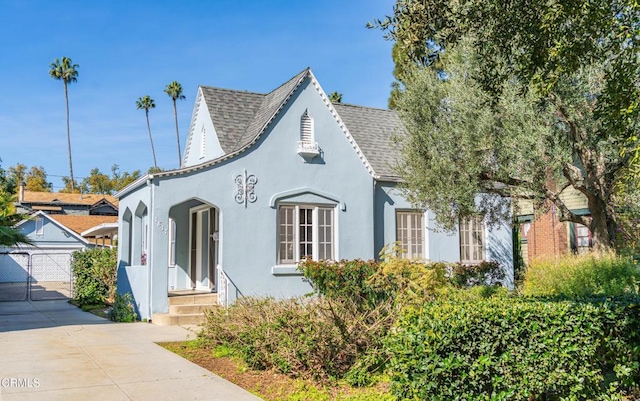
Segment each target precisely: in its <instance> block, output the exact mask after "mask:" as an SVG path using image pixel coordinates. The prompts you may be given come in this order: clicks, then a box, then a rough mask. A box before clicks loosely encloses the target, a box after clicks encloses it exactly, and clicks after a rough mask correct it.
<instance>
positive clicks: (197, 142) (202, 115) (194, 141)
mask: <svg viewBox="0 0 640 401" xmlns="http://www.w3.org/2000/svg"><path fill="white" fill-rule="evenodd" d="M202 133H205V135H202ZM223 154H224V151H223V150H222V147H221V146H220V142H219V141H218V136H217V135H216V130H215V127H214V126H213V122H212V119H211V115H210V114H209V109H208V108H207V104H206V103H205V100H204V98H203V96H202V89H200V88H199V89H198V95H197V99H196V105H195V110H194V121H192V123H191V126H190V127H189V137H188V140H187V144H186V148H185V150H184V161H183V163H182V164H183V165H184V166H194V165H196V164H200V163H204V162H205V161H209V160H213V159H215V158H216V157H219V156H222V155H223Z"/></svg>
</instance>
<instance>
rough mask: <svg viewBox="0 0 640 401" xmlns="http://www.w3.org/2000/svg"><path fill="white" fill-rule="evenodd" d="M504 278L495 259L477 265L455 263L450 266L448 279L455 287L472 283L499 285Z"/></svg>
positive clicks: (471, 284) (468, 285)
mask: <svg viewBox="0 0 640 401" xmlns="http://www.w3.org/2000/svg"><path fill="white" fill-rule="evenodd" d="M504 278H505V272H504V270H503V269H502V267H501V266H500V264H499V263H498V262H495V261H483V262H480V263H478V264H477V265H465V264H462V263H455V264H453V265H451V267H450V280H451V283H452V284H453V285H454V286H456V287H457V288H466V287H472V286H474V285H499V284H501V283H502V281H503V280H504Z"/></svg>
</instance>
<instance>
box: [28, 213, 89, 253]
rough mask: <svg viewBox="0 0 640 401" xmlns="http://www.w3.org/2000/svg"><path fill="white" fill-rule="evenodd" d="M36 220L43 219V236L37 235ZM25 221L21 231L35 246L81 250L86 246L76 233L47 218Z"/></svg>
mask: <svg viewBox="0 0 640 401" xmlns="http://www.w3.org/2000/svg"><path fill="white" fill-rule="evenodd" d="M36 218H40V219H42V234H41V235H40V234H37V233H36ZM36 218H33V219H29V220H26V221H24V222H23V223H22V224H21V225H20V226H19V230H20V231H21V232H22V233H23V234H25V235H26V236H27V238H29V239H30V240H31V241H32V242H33V243H34V244H36V245H37V246H41V247H69V248H73V249H80V248H83V247H84V246H85V244H84V243H83V242H82V241H80V240H79V239H78V238H77V237H76V236H75V235H74V233H72V232H70V231H69V230H66V229H64V228H62V227H60V226H59V225H57V224H55V223H54V222H52V221H51V220H49V219H48V218H46V217H44V216H43V217H36Z"/></svg>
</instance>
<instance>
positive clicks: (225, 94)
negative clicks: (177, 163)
mask: <svg viewBox="0 0 640 401" xmlns="http://www.w3.org/2000/svg"><path fill="white" fill-rule="evenodd" d="M308 73H309V69H308V68H307V69H305V70H304V71H302V72H300V73H299V74H297V75H296V76H294V77H293V78H291V79H290V80H289V81H287V82H285V83H284V84H282V85H280V86H279V87H278V88H276V89H274V90H273V91H271V92H270V93H268V94H261V93H255V92H246V91H237V90H231V89H221V88H214V87H209V86H201V87H200V88H199V98H198V100H197V104H196V106H195V110H194V116H193V118H192V123H191V128H190V130H189V137H188V138H187V146H186V149H185V155H184V160H185V163H184V166H183V167H190V166H193V165H196V164H201V163H205V162H209V161H211V160H212V159H214V157H213V156H219V154H215V153H211V152H209V155H210V156H209V157H207V158H204V160H202V159H200V158H195V157H194V156H193V152H196V151H197V150H195V147H196V145H195V144H202V143H203V142H204V141H205V138H203V137H202V136H203V135H207V134H209V133H208V132H203V131H201V130H200V131H199V128H198V127H196V126H195V121H196V120H197V119H198V116H199V115H200V114H201V113H202V112H201V111H200V110H199V109H200V108H201V107H206V112H207V113H208V115H209V118H210V119H211V122H212V123H213V124H212V127H213V130H214V131H215V135H216V138H217V141H218V143H219V144H220V147H221V148H222V151H223V152H224V154H225V155H228V154H233V153H235V152H237V151H239V150H241V149H242V148H244V147H245V146H247V144H249V143H251V142H252V141H253V140H254V139H255V138H256V137H257V136H258V135H260V133H261V132H262V131H263V130H264V128H266V126H267V124H268V123H269V122H270V121H271V119H272V118H273V117H274V116H275V115H276V113H277V111H278V110H279V109H280V108H281V107H282V106H283V105H284V104H285V103H286V100H287V99H288V98H289V96H291V94H292V93H293V91H294V90H295V88H297V86H298V85H299V84H300V82H301V81H302V80H303V79H304V77H305V76H306V75H307V74H308Z"/></svg>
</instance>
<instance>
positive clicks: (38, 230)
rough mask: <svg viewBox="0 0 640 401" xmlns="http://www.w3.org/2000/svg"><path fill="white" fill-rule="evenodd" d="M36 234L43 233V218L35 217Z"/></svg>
mask: <svg viewBox="0 0 640 401" xmlns="http://www.w3.org/2000/svg"><path fill="white" fill-rule="evenodd" d="M36 235H44V219H43V218H42V217H36Z"/></svg>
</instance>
